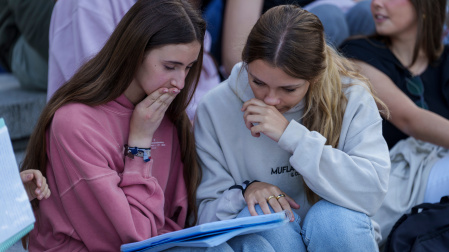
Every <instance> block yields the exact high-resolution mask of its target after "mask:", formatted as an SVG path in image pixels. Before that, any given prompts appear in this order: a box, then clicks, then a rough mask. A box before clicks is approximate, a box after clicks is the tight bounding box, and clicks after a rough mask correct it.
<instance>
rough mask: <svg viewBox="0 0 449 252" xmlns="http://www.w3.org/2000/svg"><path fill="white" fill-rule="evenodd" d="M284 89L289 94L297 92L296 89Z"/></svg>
mask: <svg viewBox="0 0 449 252" xmlns="http://www.w3.org/2000/svg"><path fill="white" fill-rule="evenodd" d="M283 89H284V91H285V92H287V93H291V92H295V90H296V88H283Z"/></svg>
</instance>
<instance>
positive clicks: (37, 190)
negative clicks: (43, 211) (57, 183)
mask: <svg viewBox="0 0 449 252" xmlns="http://www.w3.org/2000/svg"><path fill="white" fill-rule="evenodd" d="M20 178H21V179H22V182H23V185H24V186H25V191H26V192H27V195H28V199H30V201H32V200H34V199H38V200H42V199H48V197H50V194H51V191H50V189H49V188H48V184H47V179H45V177H44V176H42V172H41V171H39V170H34V169H30V170H25V171H22V172H21V173H20Z"/></svg>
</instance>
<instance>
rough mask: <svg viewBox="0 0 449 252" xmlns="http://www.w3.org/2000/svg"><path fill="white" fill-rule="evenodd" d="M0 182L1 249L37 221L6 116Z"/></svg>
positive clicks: (0, 124) (0, 136)
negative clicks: (17, 160)
mask: <svg viewBox="0 0 449 252" xmlns="http://www.w3.org/2000/svg"><path fill="white" fill-rule="evenodd" d="M0 185H1V190H0V199H1V202H0V252H1V251H5V250H6V249H7V248H9V247H11V246H12V245H13V244H14V243H16V242H17V241H18V240H20V238H22V237H23V236H24V235H26V234H27V233H28V232H30V231H31V230H32V229H33V227H34V221H35V219H34V214H33V210H32V209H31V204H30V202H29V199H28V196H27V194H26V191H25V188H24V186H23V183H22V179H21V178H20V173H19V168H18V166H17V162H16V157H15V156H14V151H13V148H12V144H11V139H10V138H9V133H8V128H7V127H6V125H5V121H4V120H3V118H0Z"/></svg>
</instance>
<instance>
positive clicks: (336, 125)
mask: <svg viewBox="0 0 449 252" xmlns="http://www.w3.org/2000/svg"><path fill="white" fill-rule="evenodd" d="M242 59H243V62H242V63H239V64H237V65H235V67H234V69H233V70H232V73H231V75H230V77H229V79H228V80H226V81H225V82H224V83H222V84H221V85H220V86H219V87H217V88H215V89H214V90H212V91H211V92H209V93H208V94H207V95H205V96H204V97H203V100H202V102H200V104H199V106H198V110H197V114H196V121H195V124H194V125H195V126H194V132H195V140H196V146H197V153H198V156H199V163H200V167H201V169H202V173H203V177H202V180H201V184H200V186H199V187H198V191H197V198H198V201H199V210H198V219H199V223H206V222H212V221H217V220H226V219H232V218H235V217H241V216H242V215H243V216H245V215H249V214H251V215H257V214H268V213H270V212H272V211H275V212H280V211H283V210H286V211H293V212H294V216H295V217H294V220H295V222H293V223H295V224H296V227H291V228H290V229H287V227H286V229H284V230H282V232H280V231H279V232H278V233H280V235H276V234H274V233H276V232H275V231H265V232H260V233H257V235H259V236H262V237H263V238H264V239H266V240H267V241H268V242H269V243H270V244H272V245H273V246H274V248H277V249H278V250H276V251H306V248H307V251H376V250H377V249H378V247H377V244H376V242H375V239H374V231H373V229H372V226H371V221H370V218H369V216H371V215H373V214H374V213H375V212H376V211H377V209H378V208H379V207H380V205H381V203H382V200H383V198H384V195H385V193H386V190H387V184H388V175H389V171H390V159H389V155H388V154H389V153H388V147H387V144H386V143H385V140H384V138H383V137H382V118H381V117H380V115H379V110H378V108H377V106H376V102H375V100H376V98H373V95H372V92H371V88H370V84H369V82H368V81H367V80H366V78H364V77H363V76H361V75H360V74H358V73H357V72H355V71H354V70H353V69H354V67H353V65H352V63H351V62H350V61H348V60H347V59H345V58H343V57H341V56H339V55H338V54H337V52H336V51H335V50H334V49H333V48H332V47H331V46H329V45H327V43H326V40H325V35H324V30H323V26H322V24H321V22H320V20H319V19H318V18H317V16H315V15H314V14H312V13H309V12H308V11H305V10H303V9H301V8H300V7H297V6H294V5H281V6H277V7H273V8H271V9H269V10H268V11H267V12H265V13H264V14H263V15H262V16H261V17H260V19H259V20H258V21H257V23H256V24H255V26H254V27H253V28H252V30H251V32H250V33H249V36H248V39H247V41H246V44H245V46H244V49H243V53H242ZM378 102H379V103H381V102H380V101H378ZM300 206H301V207H300ZM270 207H271V208H270ZM292 209H293V210H292ZM301 219H303V220H304V221H303V223H302V225H301V226H299V223H300V221H301ZM301 236H302V238H301ZM279 241H282V242H279ZM279 243H282V244H281V245H282V246H284V247H283V248H282V249H279V247H276V246H277V245H278V244H279ZM298 243H299V244H298Z"/></svg>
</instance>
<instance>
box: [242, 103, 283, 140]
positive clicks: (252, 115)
mask: <svg viewBox="0 0 449 252" xmlns="http://www.w3.org/2000/svg"><path fill="white" fill-rule="evenodd" d="M242 111H243V112H245V113H244V114H243V119H244V120H245V125H246V127H247V128H248V129H249V130H251V135H252V136H253V137H260V133H263V134H265V135H266V136H267V137H269V138H271V139H273V140H274V141H276V142H278V141H279V138H281V136H282V134H283V133H284V131H285V129H286V128H287V126H288V121H287V119H286V118H285V117H284V116H283V115H282V114H281V112H279V111H278V110H277V109H276V107H274V106H270V105H267V104H265V102H263V101H261V100H258V99H255V98H253V99H251V100H249V101H247V102H245V103H244V104H243V107H242Z"/></svg>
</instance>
